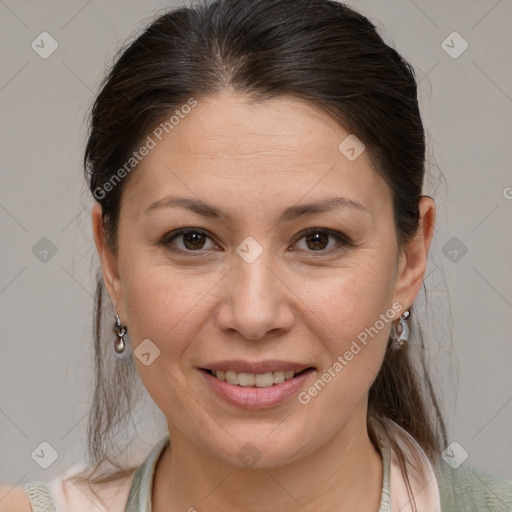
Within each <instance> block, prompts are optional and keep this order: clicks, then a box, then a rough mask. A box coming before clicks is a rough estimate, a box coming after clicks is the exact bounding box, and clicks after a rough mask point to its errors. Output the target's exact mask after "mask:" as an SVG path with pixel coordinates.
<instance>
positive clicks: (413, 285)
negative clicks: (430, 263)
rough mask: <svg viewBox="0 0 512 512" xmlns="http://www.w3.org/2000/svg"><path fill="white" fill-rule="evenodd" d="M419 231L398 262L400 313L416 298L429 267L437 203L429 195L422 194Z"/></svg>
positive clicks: (396, 290) (395, 299) (397, 290)
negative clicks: (428, 260) (428, 261)
mask: <svg viewBox="0 0 512 512" xmlns="http://www.w3.org/2000/svg"><path fill="white" fill-rule="evenodd" d="M419 211H420V222H419V226H418V232H417V233H416V235H415V237H414V238H413V240H411V241H410V242H409V243H408V244H407V245H406V246H405V247H404V248H403V250H402V252H401V254H400V260H399V264H398V275H397V284H396V288H395V297H394V302H399V303H400V304H402V306H403V309H402V310H401V312H400V314H403V312H404V311H405V310H406V309H407V308H409V307H410V306H411V304H412V303H413V302H414V301H415V300H416V297H417V296H418V293H419V291H420V289H421V285H422V284H423V278H424V276H425V270H426V268H427V258H428V251H429V249H430V243H431V242H432V237H433V235H434V227H435V220H436V205H435V203H434V200H433V199H432V198H431V197H429V196H421V199H420V203H419Z"/></svg>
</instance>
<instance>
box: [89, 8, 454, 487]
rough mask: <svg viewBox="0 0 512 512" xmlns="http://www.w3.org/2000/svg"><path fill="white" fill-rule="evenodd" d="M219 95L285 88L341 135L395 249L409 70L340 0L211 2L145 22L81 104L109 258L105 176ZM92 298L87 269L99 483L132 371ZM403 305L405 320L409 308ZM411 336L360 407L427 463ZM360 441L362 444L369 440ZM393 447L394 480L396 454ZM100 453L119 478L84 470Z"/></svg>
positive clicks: (430, 396) (434, 406) (414, 216)
mask: <svg viewBox="0 0 512 512" xmlns="http://www.w3.org/2000/svg"><path fill="white" fill-rule="evenodd" d="M225 90H227V91H230V92H233V93H236V94H242V95H244V96H245V97H247V98H248V99H250V100H251V101H262V100H265V99H268V98H275V97H280V96H285V95H286V96H293V97H295V98H298V99H301V100H303V101H305V102H308V103H309V104H311V105H313V106H314V107H316V108H317V109H320V110H322V111H323V112H325V113H327V114H328V115H329V116H331V118H333V119H334V120H336V122H338V123H339V124H340V125H341V126H343V127H344V128H345V129H346V130H347V131H349V132H350V133H352V134H355V135H356V136H357V137H358V138H359V139H360V140H361V141H363V143H364V144H365V146H366V151H367V152H368V155H369V156H370V158H371V161H372V163H373V165H374V168H375V171H376V172H377V173H379V175H380V176H382V178H383V179H384V180H385V182H386V183H387V184H388V185H389V187H390V188H391V190H392V195H393V209H394V222H395V227H396V233H397V241H398V247H399V248H402V247H403V246H404V244H406V243H407V242H409V241H410V240H411V239H412V238H413V237H414V235H415V234H416V232H417V230H418V226H419V219H420V214H419V208H418V206H419V200H420V198H421V195H422V186H423V181H424V174H425V133H424V129H423V124H422V120H421V116H420V111H419V106H418V100H417V83H416V79H415V73H414V70H413V68H412V67H411V65H410V64H408V63H407V62H406V61H405V60H404V59H403V58H402V57H401V56H400V55H399V54H398V53H397V52H396V51H395V50H394V49H393V48H392V47H390V46H389V45H387V44H386V43H385V42H384V41H383V39H382V38H381V36H380V35H379V34H378V33H377V30H376V27H375V26H374V25H373V24H372V23H371V22H370V21H369V20H368V19H367V18H366V17H364V16H362V15H361V14H359V13H357V12H356V11H354V10H353V9H351V8H349V7H348V6H346V5H344V4H342V3H339V2H334V1H329V0H294V1H289V0H223V1H222V0H221V1H215V2H203V3H201V4H198V5H196V6H194V7H187V8H185V7H183V8H179V9H175V10H172V11H169V12H165V13H164V14H163V15H160V16H158V17H157V18H156V19H155V20H154V21H153V22H152V23H151V24H150V26H149V27H147V28H146V29H144V31H143V32H142V33H141V34H140V35H138V36H137V37H136V38H135V39H134V40H133V41H132V42H131V43H129V44H128V45H127V47H126V48H125V49H123V50H122V52H121V53H120V54H119V56H118V57H117V59H116V61H115V63H114V65H113V66H112V68H111V69H110V70H109V72H108V74H107V76H106V79H105V81H104V83H103V85H102V88H101V91H100V93H99V94H98V96H97V98H96V100H95V102H94V106H93V108H92V113H91V118H90V130H89V138H88V141H87V147H86V151H85V158H84V164H85V176H86V178H87V182H88V185H89V188H90V191H91V193H92V194H93V196H94V197H95V198H96V200H97V201H98V202H99V203H100V204H101V207H102V210H103V221H104V228H105V233H106V238H107V243H108V246H109V247H110V249H111V250H112V251H113V252H114V253H115V252H116V251H117V225H118V218H119V211H120V204H121V198H122V191H123V188H124V185H125V184H126V180H127V179H129V176H127V177H126V178H124V179H123V180H120V181H119V183H116V185H115V186H110V187H106V184H107V183H109V182H110V183H112V178H113V177H114V175H115V173H116V172H117V171H118V170H119V169H121V168H122V167H123V165H125V164H126V162H127V161H129V159H130V157H131V155H132V153H133V151H134V150H136V149H137V147H138V145H140V144H141V141H143V140H144V139H145V138H146V137H147V136H148V134H150V133H152V130H153V129H154V128H155V126H158V124H159V123H161V122H162V120H164V119H168V118H169V116H170V115H172V113H173V112H174V111H175V110H176V109H179V108H180V107H181V106H182V105H185V104H187V102H189V101H190V98H195V99H196V100H197V101H201V99H202V98H206V97H211V96H214V95H216V94H218V93H220V92H221V91H225ZM131 172H132V173H133V172H136V170H133V171H131ZM124 174H125V173H123V175H124ZM107 188H108V192H105V190H107ZM105 298H106V297H105V290H104V286H103V282H102V279H101V273H98V277H97V295H96V308H95V324H94V325H95V328H94V338H95V361H96V387H95V393H94V399H93V405H92V408H91V411H90V416H89V425H88V436H89V447H88V448H89V453H88V456H89V459H90V463H91V465H95V468H94V471H93V472H92V473H91V474H90V475H89V481H90V482H100V481H101V482H106V481H109V480H112V479H113V478H116V477H118V476H120V475H121V474H123V471H124V472H126V471H129V470H130V469H128V470H125V469H124V468H122V467H121V466H119V465H118V464H117V463H116V457H117V454H118V453H119V452H120V451H121V450H120V448H119V447H118V446H117V445H116V440H118V439H119V434H118V431H119V430H120V428H121V425H122V424H123V421H125V420H126V419H127V418H128V417H129V415H130V413H131V408H132V406H133V404H134V403H135V397H134V393H133V391H134V389H135V388H134V385H133V382H134V379H135V377H136V370H135V366H134V363H133V360H132V358H128V359H126V360H116V359H115V358H114V357H113V356H112V348H111V346H112V342H113V334H112V333H111V330H110V329H109V333H110V335H109V336H108V337H106V336H104V333H103V329H102V309H103V308H104V306H103V302H104V299H105ZM410 310H411V318H412V319H413V320H414V318H415V310H414V307H412V308H410ZM413 335H414V337H415V339H417V342H416V343H415V344H414V348H413V349H410V350H403V351H393V350H391V348H390V346H388V349H387V352H386V355H385V358H384V362H383V365H382V367H381V369H380V373H379V374H378V376H377V377H376V379H375V381H374V383H373V385H372V386H371V389H370V392H369V404H368V411H369V415H370V414H371V415H373V416H375V417H377V418H390V419H392V420H393V421H395V422H396V423H398V425H400V426H401V427H402V428H404V429H405V430H406V431H407V432H408V433H409V434H411V436H412V437H413V438H414V439H415V440H416V441H417V442H418V443H419V444H420V446H421V447H422V448H423V449H424V451H425V452H426V454H427V456H428V457H429V458H430V459H431V460H434V459H435V458H436V457H437V455H438V454H439V453H440V452H441V451H442V449H443V448H444V446H445V445H446V431H445V426H444V422H443V419H442V415H441V412H440V408H439V406H438V403H437V400H436V397H435V393H434V391H433V388H432V384H431V381H430V379H429V376H428V372H427V368H426V363H425V356H424V343H423V339H422V336H421V332H420V331H419V328H418V329H415V330H413ZM389 345H390V344H389ZM114 390H115V391H114ZM370 430H371V429H370ZM370 435H371V437H372V441H373V442H374V443H375V434H374V433H373V432H371V431H370ZM394 447H395V449H396V450H397V452H398V453H399V458H400V464H401V466H402V470H403V471H404V474H405V476H406V477H407V474H406V470H405V464H404V458H403V455H402V454H401V451H400V450H399V448H398V447H397V446H396V445H394ZM106 461H108V462H110V463H111V464H112V465H113V466H114V467H116V468H117V469H119V472H117V473H110V474H103V475H101V476H97V477H96V478H93V474H94V472H96V471H97V470H98V468H99V467H100V466H101V465H102V464H103V463H104V462H106ZM406 481H407V483H408V488H409V491H410V486H409V482H408V478H406Z"/></svg>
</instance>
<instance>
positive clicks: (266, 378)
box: [212, 370, 295, 388]
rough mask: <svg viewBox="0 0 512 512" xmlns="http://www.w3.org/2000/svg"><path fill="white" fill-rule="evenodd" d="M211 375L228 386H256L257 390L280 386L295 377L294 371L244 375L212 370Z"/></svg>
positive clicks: (229, 371)
mask: <svg viewBox="0 0 512 512" xmlns="http://www.w3.org/2000/svg"><path fill="white" fill-rule="evenodd" d="M212 373H213V375H214V376H215V377H217V378H218V379H219V380H223V381H226V382H227V383H228V384H234V385H238V386H242V387H251V386H256V387H257V388H268V387H270V386H273V385H274V384H280V383H281V382H284V381H285V380H290V379H292V378H293V377H294V376H295V370H287V371H282V370H279V371H276V372H267V373H258V374H254V373H245V372H240V373H238V372H233V371H231V370H228V371H223V370H212Z"/></svg>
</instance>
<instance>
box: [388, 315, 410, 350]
mask: <svg viewBox="0 0 512 512" xmlns="http://www.w3.org/2000/svg"><path fill="white" fill-rule="evenodd" d="M409 316H410V312H409V310H407V311H405V313H404V314H403V315H402V316H401V317H400V320H398V322H396V323H395V324H392V325H391V333H390V336H391V339H392V340H393V343H392V344H391V348H393V349H394V350H404V349H406V348H407V341H408V339H409V325H408V324H407V318H409Z"/></svg>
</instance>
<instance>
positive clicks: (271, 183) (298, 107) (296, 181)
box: [125, 93, 391, 210]
mask: <svg viewBox="0 0 512 512" xmlns="http://www.w3.org/2000/svg"><path fill="white" fill-rule="evenodd" d="M176 119H178V118H176ZM162 131H163V130H160V132H162ZM167 131H168V133H167V132H166V131H163V134H161V135H160V136H159V138H158V137H156V136H155V135H154V132H153V133H152V134H150V136H151V137H152V139H153V141H154V142H155V145H154V148H153V149H151V150H150V151H149V153H148V154H147V155H146V156H145V157H144V158H143V159H142V161H141V163H140V164H139V166H138V167H137V169H136V170H135V172H134V173H133V175H132V176H130V180H129V182H128V183H127V184H126V190H125V193H126V194H127V195H129V196H130V203H131V204H132V205H133V207H134V208H135V207H137V208H138V209H139V210H140V208H144V207H147V205H149V203H151V202H154V201H156V200H158V199H159V198H160V197H162V196H164V195H165V194H166V193H167V194H171V193H176V192H178V191H179V192H180V193H182V195H183V194H186V195H187V196H189V197H193V196H194V195H195V196H198V197H200V198H201V199H207V198H208V199H211V198H217V199H218V201H217V202H221V203H224V202H225V201H224V200H228V198H231V199H232V200H236V199H244V200H250V199H251V198H254V199H256V198H258V199H264V198H268V199H269V200H270V199H273V200H277V201H279V200H280V199H282V200H283V201H285V202H286V203H289V202H290V201H292V202H294V203H296V202H298V201H299V200H300V198H301V197H303V196H304V200H305V202H308V201H309V200H313V199H318V198H319V197H322V196H325V195H326V194H329V195H333V194H332V192H333V191H336V192H339V195H344V196H348V197H349V198H351V199H353V200H356V201H358V202H362V203H363V204H365V205H366V206H367V207H368V208H369V209H373V210H379V209H380V210H382V208H383V207H384V204H385V203H386V201H391V196H390V191H389V190H388V187H387V185H386V183H385V182H384V181H383V180H382V178H381V177H380V176H379V175H378V174H377V173H376V172H375V171H374V169H373V166H372V163H371V161H370V158H369V155H368V154H367V152H366V151H363V152H362V153H361V154H360V155H359V156H358V157H357V158H356V159H355V160H353V161H351V160H349V159H348V158H347V157H346V156H345V155H344V154H343V153H342V152H341V151H340V149H339V145H340V143H342V142H343V141H344V140H345V139H346V138H347V137H348V136H349V135H350V133H349V132H348V131H347V130H346V129H345V128H344V127H342V126H341V125H340V124H339V123H337V122H335V120H334V119H332V118H331V117H329V116H328V115H327V114H325V113H324V112H322V111H321V110H319V109H318V108H315V107H314V106H313V105H310V104H308V103H306V102H304V101H301V100H299V99H297V98H294V97H279V98H274V99H271V100H265V101H259V102H254V103H249V101H248V99H247V98H246V97H243V96H236V95H231V94H227V93H224V94H221V95H218V96H215V97H209V98H204V99H200V100H198V102H197V105H196V106H195V107H194V108H193V109H191V111H190V113H188V114H187V115H182V116H181V117H180V118H179V122H177V123H176V124H174V125H173V126H172V128H169V126H167ZM160 139H161V140H160ZM380 203H382V204H380ZM259 204H261V201H260V202H259Z"/></svg>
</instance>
